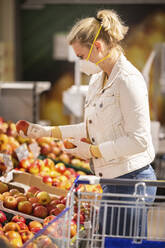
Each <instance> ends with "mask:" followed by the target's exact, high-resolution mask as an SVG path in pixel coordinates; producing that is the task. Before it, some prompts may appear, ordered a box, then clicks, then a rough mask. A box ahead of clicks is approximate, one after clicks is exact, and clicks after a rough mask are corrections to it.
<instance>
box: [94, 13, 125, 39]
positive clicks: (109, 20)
mask: <svg viewBox="0 0 165 248" xmlns="http://www.w3.org/2000/svg"><path fill="white" fill-rule="evenodd" d="M97 19H98V20H101V24H102V27H103V29H104V31H105V32H107V34H108V35H109V39H110V41H111V42H118V41H121V40H123V39H124V37H125V35H126V33H127V31H128V27H127V26H125V25H124V24H123V23H122V21H121V19H120V17H119V16H118V15H117V14H116V12H115V11H113V10H100V11H98V13H97Z"/></svg>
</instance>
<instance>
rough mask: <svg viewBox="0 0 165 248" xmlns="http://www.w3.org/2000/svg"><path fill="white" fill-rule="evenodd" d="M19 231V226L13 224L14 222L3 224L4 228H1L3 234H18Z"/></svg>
mask: <svg viewBox="0 0 165 248" xmlns="http://www.w3.org/2000/svg"><path fill="white" fill-rule="evenodd" d="M20 230H21V229H20V226H19V225H18V224H17V223H15V222H8V223H7V224H5V226H4V227H3V231H4V232H8V231H16V232H19V231H20Z"/></svg>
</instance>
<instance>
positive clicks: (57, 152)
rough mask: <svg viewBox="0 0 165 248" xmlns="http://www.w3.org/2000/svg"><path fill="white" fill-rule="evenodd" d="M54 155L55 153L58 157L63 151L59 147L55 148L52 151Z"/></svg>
mask: <svg viewBox="0 0 165 248" xmlns="http://www.w3.org/2000/svg"><path fill="white" fill-rule="evenodd" d="M51 151H52V153H54V154H55V155H56V156H58V155H59V154H60V153H61V149H60V148H59V147H57V146H53V147H52V149H51Z"/></svg>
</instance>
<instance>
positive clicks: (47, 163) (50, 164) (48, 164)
mask: <svg viewBox="0 0 165 248" xmlns="http://www.w3.org/2000/svg"><path fill="white" fill-rule="evenodd" d="M44 164H45V166H46V167H49V168H50V169H54V162H53V160H52V159H50V158H45V159H44Z"/></svg>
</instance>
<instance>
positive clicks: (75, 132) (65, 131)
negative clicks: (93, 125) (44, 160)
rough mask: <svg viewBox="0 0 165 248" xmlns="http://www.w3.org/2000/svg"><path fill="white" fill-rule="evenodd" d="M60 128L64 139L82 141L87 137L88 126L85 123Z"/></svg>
mask: <svg viewBox="0 0 165 248" xmlns="http://www.w3.org/2000/svg"><path fill="white" fill-rule="evenodd" d="M59 128H60V131H61V134H62V139H67V138H74V139H81V138H86V137H87V133H86V126H85V123H84V122H82V123H79V124H74V125H65V126H59Z"/></svg>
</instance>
